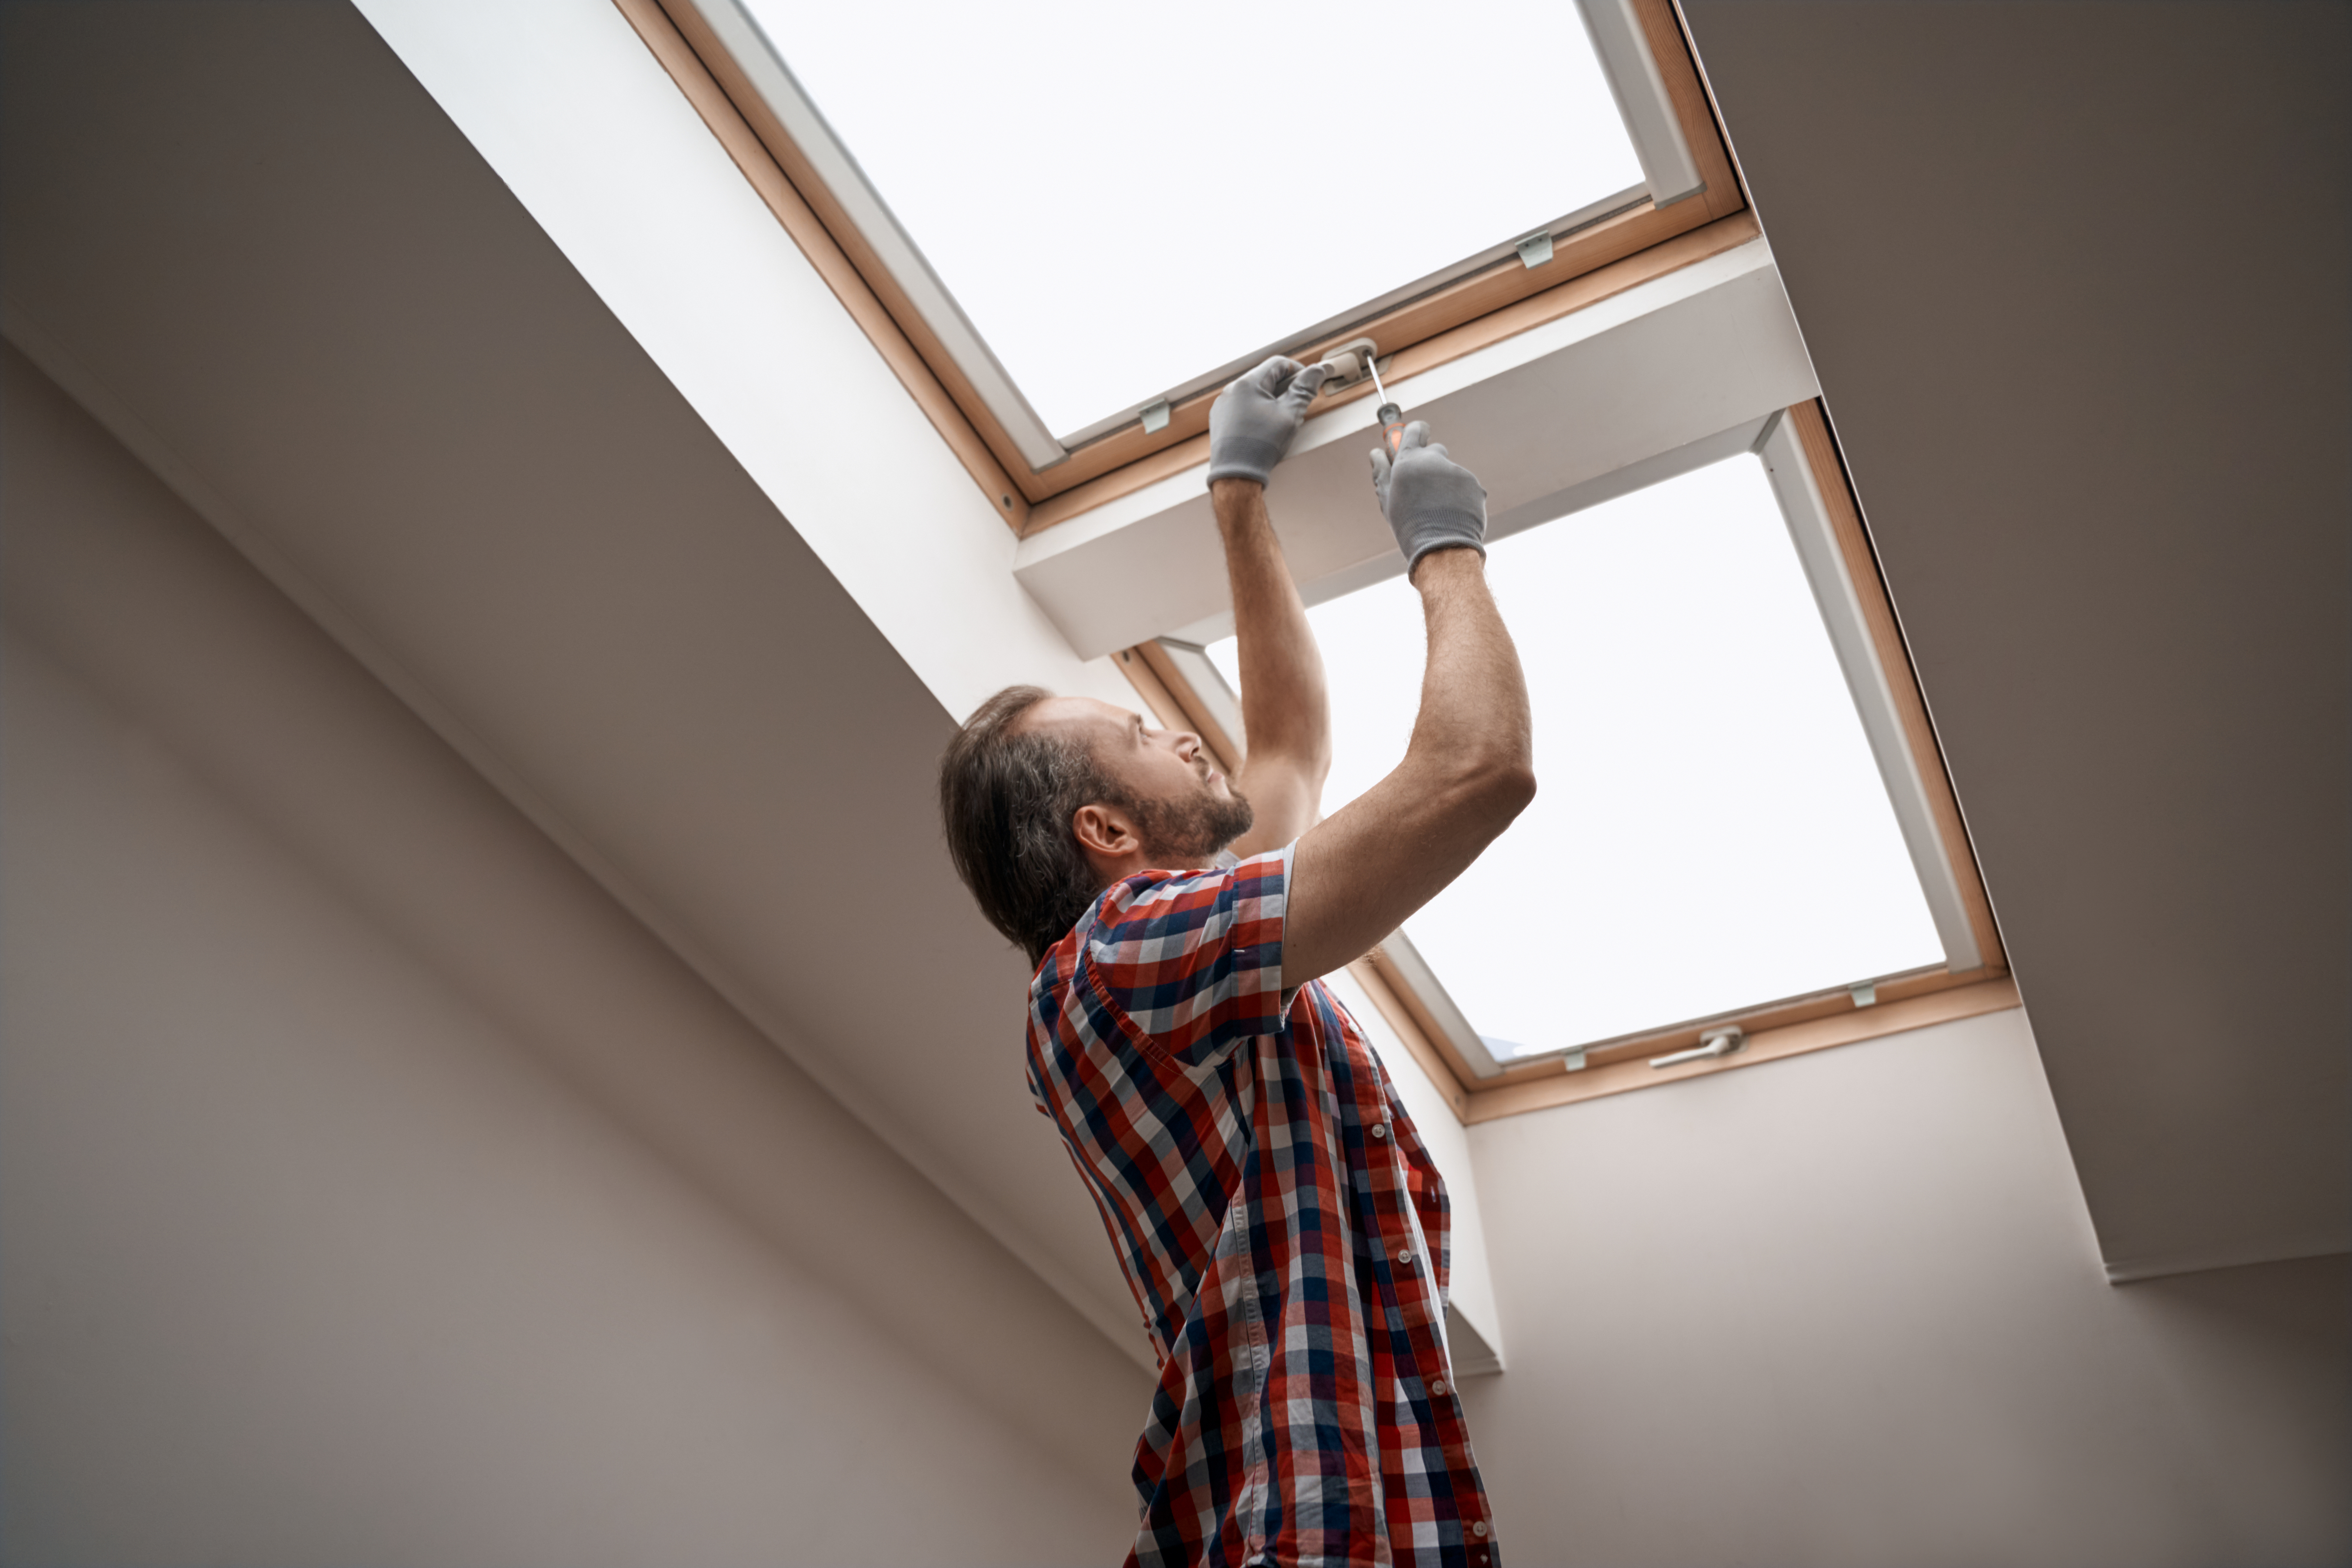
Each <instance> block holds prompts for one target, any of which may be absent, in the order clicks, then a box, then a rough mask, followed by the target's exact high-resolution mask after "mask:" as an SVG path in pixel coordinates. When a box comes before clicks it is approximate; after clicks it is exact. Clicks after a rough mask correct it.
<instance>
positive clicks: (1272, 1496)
mask: <svg viewBox="0 0 2352 1568" xmlns="http://www.w3.org/2000/svg"><path fill="white" fill-rule="evenodd" d="M1289 874H1290V852H1289V851H1288V850H1284V851H1282V852H1280V853H1278V854H1273V855H1262V856H1259V857H1258V858H1255V859H1253V860H1246V861H1243V862H1241V863H1240V864H1238V865H1235V866H1232V867H1229V868H1223V869H1218V870H1210V871H1191V872H1171V871H1147V872H1143V873H1140V874H1139V875H1137V876H1133V877H1129V879H1126V880H1125V881H1123V882H1120V883H1118V884H1116V885H1114V886H1113V887H1111V888H1110V889H1108V890H1107V891H1105V892H1104V894H1103V896H1102V897H1101V898H1100V899H1099V900H1097V902H1096V904H1095V906H1094V907H1093V909H1091V910H1088V911H1087V916H1086V918H1085V919H1083V920H1081V921H1079V922H1078V924H1077V926H1076V929H1075V930H1073V931H1071V932H1070V934H1069V935H1068V936H1066V937H1065V938H1063V939H1062V941H1061V942H1060V943H1059V944H1058V945H1057V946H1055V949H1054V950H1053V951H1052V952H1049V953H1047V954H1046V956H1045V963H1043V964H1042V965H1040V966H1039V968H1038V971H1037V976H1036V979H1035V980H1034V981H1033V982H1032V983H1031V985H1030V992H1029V1087H1030V1089H1031V1091H1032V1092H1033V1093H1034V1095H1035V1096H1036V1098H1037V1105H1038V1109H1039V1110H1043V1111H1044V1112H1045V1114H1046V1115H1048V1116H1050V1117H1052V1118H1053V1120H1054V1122H1055V1125H1056V1126H1057V1127H1059V1128H1060V1129H1061V1131H1062V1138H1063V1141H1064V1142H1066V1144H1067V1145H1068V1147H1069V1152H1070V1157H1071V1159H1072V1161H1073V1162H1074V1163H1076V1165H1077V1168H1078V1174H1079V1175H1080V1176H1082V1177H1083V1178H1085V1180H1086V1184H1087V1190H1088V1191H1089V1192H1091V1193H1092V1194H1094V1199H1095V1204H1096V1206H1097V1208H1098V1209H1100V1211H1101V1213H1102V1216H1103V1224H1104V1226H1106V1227H1107V1228H1108V1230H1109V1232H1110V1237H1111V1245H1112V1246H1113V1247H1115V1248H1116V1249H1117V1250H1118V1260H1119V1265H1120V1267H1121V1268H1124V1269H1126V1271H1127V1280H1128V1284H1129V1287H1131V1288H1132V1289H1133V1290H1134V1291H1135V1298H1136V1302H1137V1304H1138V1305H1139V1307H1141V1308H1142V1310H1143V1321H1144V1327H1145V1328H1146V1329H1147V1330H1148V1331H1150V1335H1151V1343H1152V1348H1153V1349H1154V1350H1155V1351H1156V1352H1158V1353H1159V1357H1160V1387H1159V1390H1158V1392H1157V1393H1156V1394H1154V1395H1153V1398H1152V1402H1151V1419H1150V1426H1147V1427H1146V1428H1145V1429H1144V1433H1143V1436H1142V1437H1141V1438H1140V1439H1139V1441H1138V1442H1137V1444H1136V1453H1135V1487H1136V1491H1137V1494H1138V1496H1139V1501H1140V1507H1141V1525H1142V1528H1141V1530H1140V1531H1139V1533H1138V1535H1137V1537H1136V1542H1135V1550H1134V1552H1133V1553H1132V1554H1131V1555H1130V1556H1129V1563H1135V1564H1139V1565H1157V1564H1163V1563H1165V1564H1176V1563H1218V1564H1228V1565H1232V1568H1242V1565H1244V1564H1249V1563H1280V1564H1292V1563H1297V1564H1327V1563H1328V1564H1339V1563H1347V1564H1359V1563H1395V1564H1416V1565H1417V1564H1436V1563H1444V1564H1447V1565H1449V1568H1496V1555H1497V1554H1496V1552H1495V1550H1494V1537H1493V1533H1492V1530H1491V1526H1490V1524H1489V1515H1488V1513H1487V1511H1486V1490H1485V1488H1484V1487H1483V1486H1482V1485H1481V1483H1480V1481H1479V1479H1478V1468H1477V1465H1476V1463H1475V1461H1474V1460H1473V1459H1472V1458H1471V1456H1470V1439H1469V1435H1468V1433H1467V1431H1466V1430H1465V1426H1464V1424H1463V1417H1462V1406H1461V1404H1460V1402H1459V1400H1458V1399H1457V1397H1456V1395H1455V1392H1454V1375H1453V1370H1452V1368H1451V1366H1450V1364H1449V1363H1448V1362H1447V1359H1446V1351H1445V1337H1444V1335H1445V1327H1444V1324H1445V1304H1444V1303H1445V1283H1446V1265H1447V1257H1446V1247H1447V1244H1448V1224H1447V1212H1448V1210H1447V1204H1446V1199H1445V1188H1444V1184H1443V1183H1442V1182H1440V1181H1439V1179H1438V1174H1437V1168H1436V1166H1435V1165H1434V1164H1433V1163H1431V1161H1430V1158H1429V1154H1428V1152H1427V1151H1426V1150H1424V1149H1423V1147H1422V1142H1421V1139H1420V1136H1419V1135H1418V1134H1417V1133H1416V1132H1415V1131H1413V1126H1412V1121H1411V1120H1410V1119H1409V1118H1408V1117H1407V1116H1406V1115H1405V1111H1404V1107H1403V1106H1402V1104H1400V1103H1399V1102H1398V1100H1397V1099H1396V1095H1395V1092H1394V1090H1393V1089H1391V1086H1390V1084H1389V1080H1388V1075H1387V1074H1386V1073H1385V1072H1383V1071H1382V1070H1381V1064H1380V1062H1379V1060H1378V1059H1377V1058H1375V1057H1374V1056H1373V1055H1372V1052H1371V1047H1370V1046H1368V1045H1367V1044H1366V1043H1365V1040H1364V1037H1363V1033H1362V1031H1361V1030H1360V1029H1359V1028H1358V1027H1357V1026H1356V1022H1355V1020H1354V1019H1352V1018H1350V1017H1349V1016H1348V1015H1347V1013H1346V1012H1345V1011H1344V1010H1342V1009H1341V1008H1340V1006H1339V1003H1338V1002H1336V1001H1334V1000H1333V999H1332V997H1331V995H1330V994H1329V993H1328V992H1327V991H1326V990H1325V989H1324V987H1323V986H1322V985H1321V984H1319V983H1310V984H1307V985H1306V986H1304V987H1301V988H1298V989H1297V994H1296V996H1295V997H1286V996H1285V995H1284V994H1283V985H1282V936H1283V917H1284V889H1285V888H1286V886H1287V884H1288V881H1289ZM1286 1003H1287V1004H1288V1005H1285V1004H1286Z"/></svg>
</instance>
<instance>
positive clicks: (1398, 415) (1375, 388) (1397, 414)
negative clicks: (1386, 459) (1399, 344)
mask: <svg viewBox="0 0 2352 1568" xmlns="http://www.w3.org/2000/svg"><path fill="white" fill-rule="evenodd" d="M1364 368H1365V369H1366V370H1368V371H1370V372H1371V373H1372V393H1373V395H1375V396H1376V397H1378V398H1379V399H1380V400H1381V405H1380V408H1379V410H1378V411H1377V412H1375V413H1374V414H1373V415H1372V417H1373V418H1375V419H1377V420H1379V421H1380V422H1381V440H1383V441H1385V442H1387V443H1388V447H1389V456H1390V457H1391V458H1393V457H1395V456H1396V455H1397V451H1398V449H1399V448H1401V447H1403V445H1404V410H1403V409H1402V408H1399V407H1398V406H1397V405H1395V404H1393V403H1391V402H1390V401H1389V389H1388V388H1387V387H1385V386H1382V385H1381V364H1380V361H1379V360H1377V359H1375V358H1374V357H1373V356H1372V355H1370V354H1366V355H1365V356H1364Z"/></svg>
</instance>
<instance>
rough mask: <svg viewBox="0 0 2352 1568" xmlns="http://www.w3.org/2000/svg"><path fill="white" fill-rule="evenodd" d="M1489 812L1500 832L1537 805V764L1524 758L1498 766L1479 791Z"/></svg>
mask: <svg viewBox="0 0 2352 1568" xmlns="http://www.w3.org/2000/svg"><path fill="white" fill-rule="evenodd" d="M1480 793H1481V795H1483V796H1484V798H1485V803H1486V806H1487V809H1488V810H1490V811H1492V812H1493V813H1494V815H1495V817H1496V824H1497V831H1499V830H1500V829H1501V828H1503V827H1508V826H1510V825H1511V824H1512V823H1513V822H1514V821H1516V820H1517V818H1518V815H1519V813H1521V812H1523V811H1525V810H1527V808H1528V806H1530V805H1534V804H1535V798H1536V769H1535V764H1534V763H1531V762H1528V760H1527V759H1525V758H1519V759H1517V760H1515V761H1512V762H1509V763H1502V764H1499V765H1498V766H1496V768H1495V769H1494V770H1493V772H1492V773H1491V774H1490V775H1489V777H1488V778H1487V780H1486V785H1485V788H1484V789H1483V790H1482V791H1481V792H1480Z"/></svg>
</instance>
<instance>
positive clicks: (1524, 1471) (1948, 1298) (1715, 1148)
mask: <svg viewBox="0 0 2352 1568" xmlns="http://www.w3.org/2000/svg"><path fill="white" fill-rule="evenodd" d="M1472 1144H1473V1152H1474V1156H1475V1160H1476V1162H1477V1169H1478V1184H1479V1191H1480V1194H1481V1196H1482V1198H1483V1199H1484V1204H1485V1211H1486V1239H1487V1244H1488V1247H1489V1249H1490V1253H1491V1256H1492V1258H1493V1263H1494V1279H1495V1286H1496V1293H1497V1297H1498V1310H1499V1311H1500V1314H1501V1319H1502V1327H1503V1332H1504V1333H1505V1334H1506V1335H1507V1338H1508V1341H1509V1343H1510V1371H1509V1372H1508V1373H1506V1374H1505V1375H1503V1376H1502V1377H1499V1378H1486V1379H1479V1380H1475V1381H1473V1382H1471V1383H1468V1384H1465V1385H1464V1395H1465V1399H1466V1401H1467V1402H1468V1405H1469V1413H1470V1425H1471V1431H1472V1434H1473V1438H1474V1441H1475V1445H1476V1448H1477V1452H1478V1456H1479V1458H1480V1459H1481V1461H1482V1462H1483V1464H1484V1466H1485V1468H1486V1479H1487V1483H1488V1486H1489V1488H1490V1489H1491V1490H1492V1493H1493V1497H1494V1501H1495V1509H1496V1527H1497V1530H1498V1531H1499V1539H1500V1541H1501V1542H1502V1544H1503V1546H1504V1547H1505V1548H1506V1550H1507V1551H1508V1552H1510V1553H1511V1555H1512V1557H1513V1559H1514V1561H1517V1562H1519V1563H1610V1564H1622V1565H1627V1568H1632V1565H1637V1564H1646V1563H1656V1564H1661V1565H1664V1564H1677V1565H1691V1564H1701V1563H1805V1564H1809V1565H1811V1568H1837V1565H1841V1564H1853V1568H1887V1565H1894V1564H1906V1565H1919V1568H1925V1565H1929V1564H1951V1565H1953V1568H1962V1565H1967V1568H1986V1565H1990V1564H2017V1565H2027V1564H2032V1565H2042V1564H2047V1565H2049V1568H2095V1565H2099V1564H2118V1565H2121V1564H2131V1565H2134V1568H2158V1565H2160V1564H2181V1565H2184V1568H2186V1565H2190V1564H2198V1565H2203V1568H2217V1565H2221V1564H2247V1565H2254V1564H2263V1565H2268V1568H2284V1565H2286V1564H2298V1563H2307V1564H2320V1563H2343V1562H2345V1561H2347V1558H2352V1489H2347V1487H2346V1484H2345V1478H2346V1477H2347V1476H2352V1431H2347V1426H2352V1409H2348V1408H2347V1395H2352V1386H2347V1354H2346V1352H2347V1333H2352V1300H2347V1282H2352V1268H2347V1261H2352V1260H2347V1259H2346V1258H2341V1257H2336V1258H2315V1259H2310V1260H2307V1261H2304V1262H2297V1263H2284V1264H2271V1265H2264V1266H2262V1267H2260V1268H2246V1269H2231V1270H2223V1271H2219V1272H2215V1273H2210V1274H2205V1275H2200V1276H2190V1277H2185V1278H2180V1279H2160V1280H2151V1281H2148V1282H2146V1283H2142V1284H2137V1285H2130V1286H2124V1287H2120V1288H2118V1287H2116V1286H2111V1285H2109V1284H2107V1283H2106V1282H2105V1277H2104V1275H2103V1273H2102V1270H2101V1268H2100V1264H2099V1258H2098V1251H2097V1247H2096V1244H2095V1238H2094V1237H2093V1235H2092V1232H2091V1226H2090V1220H2089V1216H2088V1214H2087V1212H2086V1211H2085V1209H2084V1205H2083V1200H2082V1195H2081V1192H2080V1189H2079V1186H2078V1185H2077V1184H2076V1181H2075V1178H2074V1167H2073V1164H2072V1163H2071V1161H2070V1160H2069V1158H2068V1155H2067V1151H2066V1146H2065V1142H2064V1141H2063V1136H2062V1135H2061V1132H2060V1129H2059V1125H2058V1120H2057V1116H2056V1113H2055V1111H2054V1110H2053V1108H2052V1105H2051V1100H2050V1092H2049V1089H2048V1087H2047V1085H2046V1084H2045V1083H2044V1082H2043V1080H2042V1068H2041V1063H2040V1058H2038V1056H2037V1055H2036V1053H2035V1050H2034V1046H2033V1040H2032V1035H2031V1032H2030V1030H2029V1029H2028V1026H2027V1024H2026V1018H2025V1015H2024V1014H2023V1013H2022V1012H2020V1011H2011V1012H2006V1013H1997V1014H1992V1015H1990V1016H1985V1017H1981V1018H1972V1019H1968V1020H1966V1021H1963V1022H1960V1023H1955V1024H1946V1025H1942V1026H1937V1027H1935V1028H1932V1029H1924V1030H1919V1031H1916V1032H1914V1033H1911V1034H1906V1035H1896V1036H1892V1037H1887V1038H1885V1039H1883V1040H1877V1041H1873V1042H1870V1043H1867V1044H1864V1045H1858V1046H1849V1047H1843V1048H1842V1049H1838V1050H1833V1051H1825V1052H1822V1053H1819V1054H1817V1055H1812V1056H1806V1057H1798V1058H1791V1059H1789V1060H1785V1061H1781V1062H1776V1063H1772V1064H1769V1065H1763V1066H1759V1067H1756V1068H1750V1069H1746V1070H1742V1071H1738V1072H1729V1073H1723V1074H1719V1075H1717V1076H1715V1077H1711V1078H1706V1079H1695V1080H1693V1081H1690V1082H1688V1083H1685V1084H1681V1085H1678V1086H1676V1087H1675V1088H1674V1089H1671V1090H1666V1091H1659V1092H1651V1093H1633V1094H1624V1095H1619V1096H1616V1097H1614V1098H1612V1099H1606V1100H1587V1101H1585V1102H1583V1103H1581V1104H1578V1105H1571V1106H1564V1107H1561V1108H1559V1109H1557V1110H1549V1111H1543V1112H1538V1113H1537V1114H1534V1115H1529V1116H1522V1117H1516V1118H1512V1119H1510V1120H1507V1121H1494V1122H1487V1123H1485V1124H1483V1125H1481V1126H1478V1127H1476V1128H1474V1129H1473V1130H1472Z"/></svg>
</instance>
